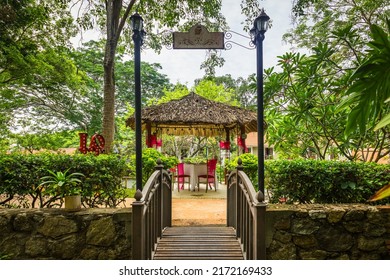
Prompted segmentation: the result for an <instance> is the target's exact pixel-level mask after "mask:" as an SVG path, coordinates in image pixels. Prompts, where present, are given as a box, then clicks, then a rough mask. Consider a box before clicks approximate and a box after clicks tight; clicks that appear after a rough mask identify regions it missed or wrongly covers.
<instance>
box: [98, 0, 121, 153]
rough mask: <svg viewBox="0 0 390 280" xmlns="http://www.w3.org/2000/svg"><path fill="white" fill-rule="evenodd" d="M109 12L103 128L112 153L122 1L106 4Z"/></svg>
mask: <svg viewBox="0 0 390 280" xmlns="http://www.w3.org/2000/svg"><path fill="white" fill-rule="evenodd" d="M106 3H107V4H106V5H107V6H106V10H107V41H106V46H105V53H104V97H103V101H104V102H103V103H104V105H103V127H102V134H103V137H104V138H105V140H106V141H105V142H106V143H105V150H106V153H110V152H111V148H112V145H113V142H114V135H115V75H114V68H115V54H116V47H117V44H118V38H119V34H117V33H118V32H121V30H118V25H119V19H120V11H121V9H122V0H110V1H107V2H106Z"/></svg>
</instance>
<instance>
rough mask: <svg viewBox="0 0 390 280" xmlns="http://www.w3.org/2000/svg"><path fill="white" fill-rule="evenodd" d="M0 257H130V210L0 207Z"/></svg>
mask: <svg viewBox="0 0 390 280" xmlns="http://www.w3.org/2000/svg"><path fill="white" fill-rule="evenodd" d="M0 229H1V230H0V259H1V258H5V259H130V258H131V209H130V208H125V209H83V210H81V211H78V212H68V211H65V210H63V209H0Z"/></svg>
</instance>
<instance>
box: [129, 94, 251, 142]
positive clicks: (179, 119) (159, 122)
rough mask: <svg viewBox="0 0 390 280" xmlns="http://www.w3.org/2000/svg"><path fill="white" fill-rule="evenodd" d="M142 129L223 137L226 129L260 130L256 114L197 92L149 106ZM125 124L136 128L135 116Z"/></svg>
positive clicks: (172, 133)
mask: <svg viewBox="0 0 390 280" xmlns="http://www.w3.org/2000/svg"><path fill="white" fill-rule="evenodd" d="M141 116H142V117H141V118H142V129H143V130H144V129H146V125H147V124H149V125H150V126H151V129H152V132H156V131H157V132H159V133H162V134H171V135H198V136H221V135H223V134H224V133H225V130H226V129H228V130H233V133H234V129H236V128H237V129H238V128H240V127H242V126H243V127H245V131H246V133H248V132H254V131H257V114H256V112H253V111H250V110H247V109H243V108H239V107H235V106H230V105H227V104H224V103H220V102H216V101H212V100H209V99H206V98H204V97H201V96H199V95H197V94H195V93H193V92H192V93H190V94H188V95H186V96H184V97H182V98H181V99H178V100H172V101H169V102H167V103H163V104H159V105H153V106H150V107H146V108H144V109H143V110H142V112H141ZM126 125H127V126H129V127H131V128H133V129H134V128H135V121H134V116H132V117H130V118H128V119H127V121H126Z"/></svg>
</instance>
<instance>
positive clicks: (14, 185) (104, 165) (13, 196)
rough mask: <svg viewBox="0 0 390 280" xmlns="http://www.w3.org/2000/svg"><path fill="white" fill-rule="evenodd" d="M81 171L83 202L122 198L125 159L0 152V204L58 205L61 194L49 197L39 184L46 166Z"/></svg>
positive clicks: (109, 202)
mask: <svg viewBox="0 0 390 280" xmlns="http://www.w3.org/2000/svg"><path fill="white" fill-rule="evenodd" d="M67 169H69V173H73V172H81V173H83V174H84V175H85V178H83V180H82V181H83V183H82V189H83V190H82V196H83V204H84V206H88V207H99V206H104V207H107V206H109V207H114V206H117V205H118V204H119V203H121V202H123V201H124V199H125V198H126V196H127V194H126V189H124V188H122V186H121V178H122V177H123V176H124V175H128V173H129V169H128V167H127V165H126V162H125V161H124V160H122V159H119V158H117V157H116V156H114V155H99V156H94V155H82V154H80V155H65V154H50V153H43V154H28V155H25V154H10V155H4V154H2V155H0V195H1V196H0V205H3V206H8V207H13V206H14V207H59V206H61V204H62V199H61V197H50V196H48V195H46V194H45V192H44V188H42V187H41V186H40V183H41V181H40V178H41V177H43V176H46V175H48V172H47V170H52V171H55V172H57V171H65V170H67Z"/></svg>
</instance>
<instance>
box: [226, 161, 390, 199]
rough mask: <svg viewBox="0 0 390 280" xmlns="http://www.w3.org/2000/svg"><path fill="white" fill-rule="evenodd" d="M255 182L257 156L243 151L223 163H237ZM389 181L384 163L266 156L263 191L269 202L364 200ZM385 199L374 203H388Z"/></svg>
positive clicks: (389, 176)
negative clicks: (277, 158)
mask: <svg viewBox="0 0 390 280" xmlns="http://www.w3.org/2000/svg"><path fill="white" fill-rule="evenodd" d="M238 158H241V160H242V166H243V168H244V172H245V173H246V174H247V175H248V177H249V179H250V180H251V181H252V183H253V185H254V186H256V185H257V156H254V155H251V154H242V155H240V156H239V157H236V158H234V159H232V160H230V161H227V163H226V167H227V168H228V170H232V169H234V168H236V167H237V161H238ZM389 182H390V167H389V165H385V164H376V163H363V162H340V161H320V160H266V161H265V183H266V192H268V194H269V195H270V197H271V201H270V202H271V203H278V202H279V198H281V197H284V198H287V202H288V203H363V202H367V200H368V199H369V198H370V197H371V196H372V195H373V194H374V193H375V192H376V191H377V190H379V189H380V188H381V187H383V186H384V185H386V184H388V183H389ZM388 202H390V199H389V198H388V199H384V200H381V201H378V202H376V203H381V204H383V203H388Z"/></svg>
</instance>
